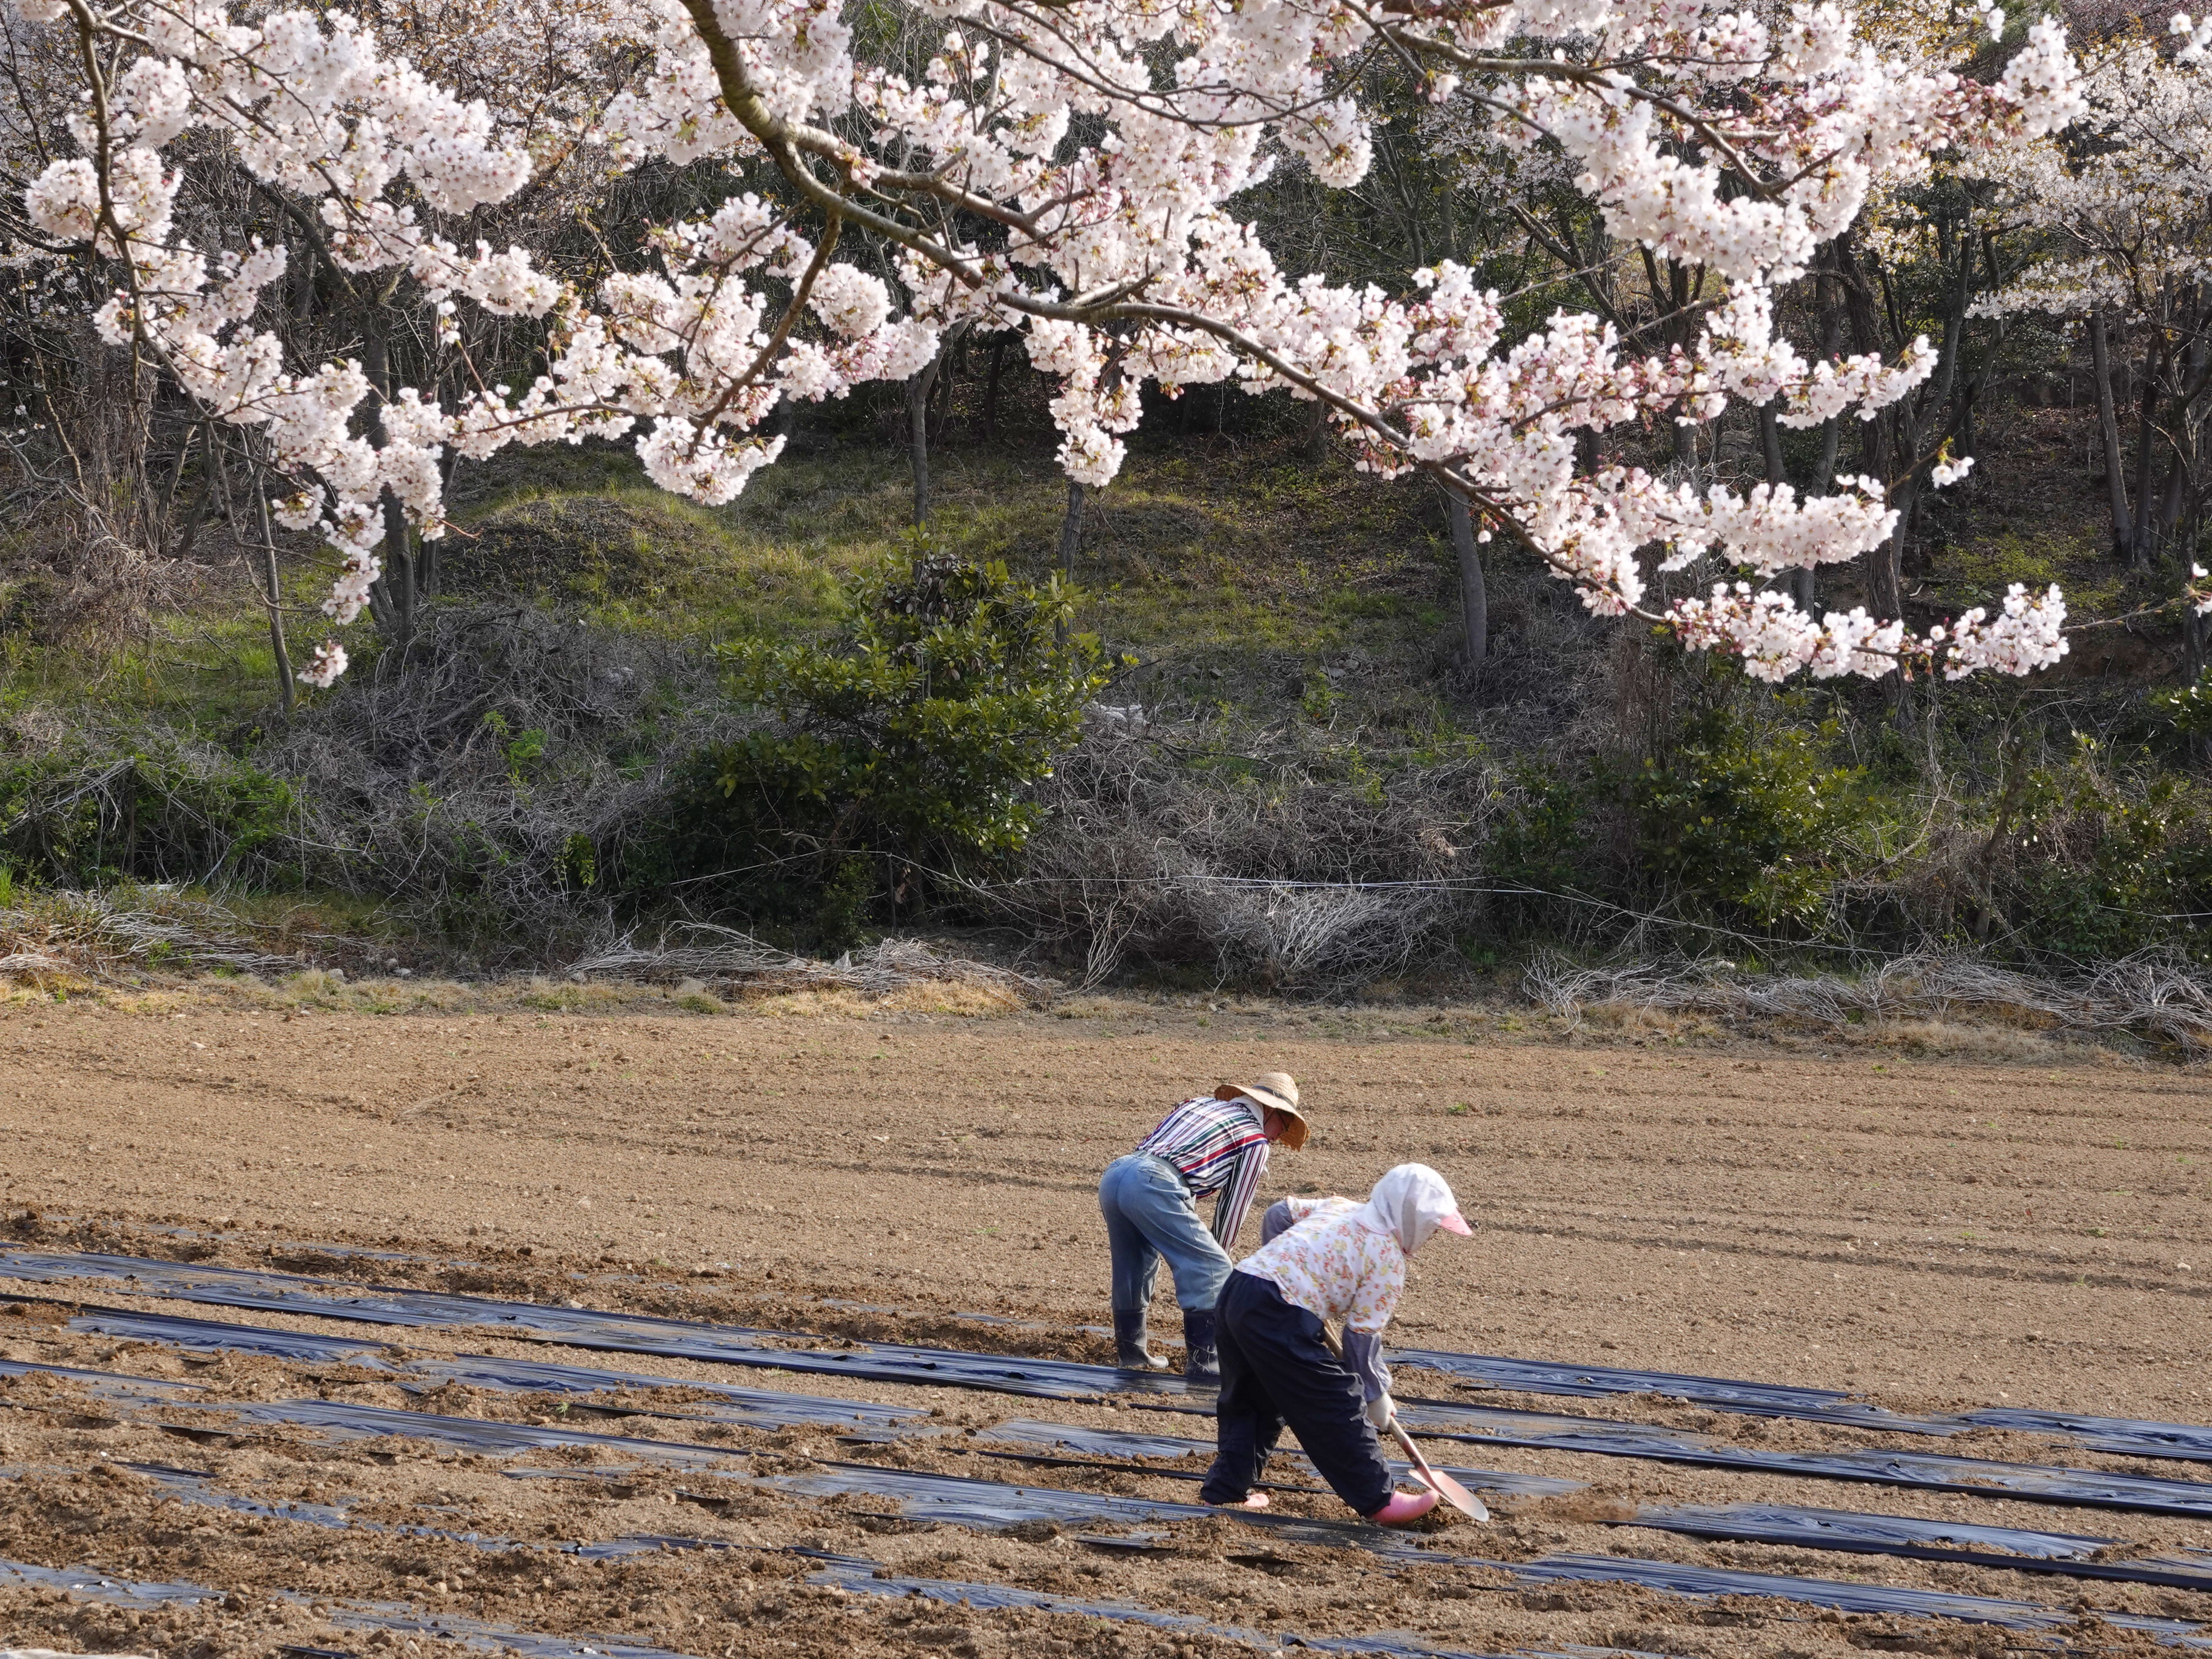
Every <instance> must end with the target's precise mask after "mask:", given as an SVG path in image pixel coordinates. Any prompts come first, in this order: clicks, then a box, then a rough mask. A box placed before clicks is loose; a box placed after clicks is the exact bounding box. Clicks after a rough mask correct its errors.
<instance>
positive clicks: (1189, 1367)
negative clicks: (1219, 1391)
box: [1182, 1308, 1221, 1383]
mask: <svg viewBox="0 0 2212 1659" xmlns="http://www.w3.org/2000/svg"><path fill="white" fill-rule="evenodd" d="M1182 1352H1183V1367H1182V1376H1183V1381H1184V1382H1186V1383H1218V1382H1220V1381H1221V1360H1220V1358H1219V1357H1218V1355H1217V1354H1216V1353H1215V1352H1214V1350H1213V1310H1212V1309H1210V1308H1185V1309H1184V1310H1182Z"/></svg>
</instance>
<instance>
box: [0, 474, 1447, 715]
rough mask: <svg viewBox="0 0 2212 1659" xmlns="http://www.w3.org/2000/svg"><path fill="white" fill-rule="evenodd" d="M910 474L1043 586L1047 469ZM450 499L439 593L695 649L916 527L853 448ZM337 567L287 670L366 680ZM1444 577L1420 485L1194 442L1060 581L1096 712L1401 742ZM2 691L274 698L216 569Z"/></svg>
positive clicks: (1431, 706)
mask: <svg viewBox="0 0 2212 1659" xmlns="http://www.w3.org/2000/svg"><path fill="white" fill-rule="evenodd" d="M932 461H933V472H934V475H935V476H934V483H935V489H934V494H933V512H932V518H931V526H930V527H931V531H932V533H933V536H934V538H936V539H937V540H939V542H940V543H942V544H945V546H947V547H949V548H951V550H955V551H957V552H959V553H962V554H963V555H966V556H969V557H972V558H978V559H983V558H996V559H1004V560H1005V561H1006V562H1007V563H1008V564H1009V565H1011V566H1012V567H1013V568H1016V569H1017V570H1020V571H1025V572H1029V573H1031V574H1042V573H1043V572H1045V571H1046V570H1048V569H1050V568H1054V565H1055V563H1056V561H1057V557H1058V552H1057V549H1058V543H1059V537H1060V521H1061V516H1062V513H1063V512H1064V510H1065V507H1066V482H1065V480H1064V479H1063V477H1061V475H1060V472H1059V470H1058V469H1057V467H1056V466H1054V464H1053V463H1052V461H1051V459H1050V457H1049V456H1048V454H1045V453H1037V454H1035V455H1030V456H1020V455H1009V454H1008V453H1006V452H1005V451H1004V450H1003V449H995V450H994V449H989V448H986V447H981V446H977V447H965V446H941V447H939V450H938V451H937V452H936V453H934V454H933V457H932ZM456 484H457V489H456V494H455V502H454V516H455V527H454V530H453V534H452V535H451V536H449V537H448V538H446V539H445V540H444V541H443V542H441V544H440V545H439V550H438V551H439V557H440V560H441V565H442V568H443V570H444V573H445V590H446V592H447V593H448V594H450V595H452V596H453V597H455V598H458V599H483V598H487V597H492V596H495V595H497V596H508V595H512V596H514V597H519V598H525V599H531V600H532V601H535V602H541V603H548V604H553V605H560V606H562V607H563V608H567V609H570V610H574V611H576V612H577V613H578V614H580V615H581V616H583V617H586V618H587V619H589V620H591V621H593V622H595V623H600V624H603V625H605V626H609V627H613V628H617V629H631V630H636V631H640V632H650V633H656V634H663V635H676V636H681V637H685V638H690V639H696V640H700V641H709V642H711V641H722V640H728V639H733V638H739V637H744V636H747V635H775V636H783V637H787V636H790V635H794V634H796V635H807V634H819V633H821V632H823V631H825V630H826V629H828V628H829V626H830V625H831V624H832V623H833V622H834V621H835V618H836V612H837V605H838V582H839V580H840V579H841V578H842V577H844V576H846V575H848V574H850V573H851V572H853V571H854V570H856V569H858V568H860V567H861V566H863V565H864V564H866V563H867V562H870V561H872V560H874V559H876V558H878V557H880V556H883V555H884V554H886V553H889V552H891V551H893V550H896V549H898V548H899V547H901V546H902V545H903V544H904V538H905V537H906V534H907V532H908V526H909V523H910V520H911V515H912V510H913V486H912V483H911V478H910V475H909V474H908V470H907V465H906V460H905V458H904V456H903V454H902V453H898V452H896V451H894V450H892V449H890V447H887V446H881V445H872V444H867V443H865V442H848V443H845V444H843V445H842V446H839V447H828V446H826V445H824V444H820V443H817V446H815V447H803V448H802V449H801V450H800V452H799V453H798V454H797V455H796V456H794V457H793V458H792V459H787V460H786V461H784V462H782V463H780V464H779V465H775V466H773V467H770V468H769V469H767V470H766V471H763V472H762V473H761V474H760V475H759V476H758V477H756V478H755V479H754V481H753V483H752V484H751V486H750V489H748V490H747V492H746V493H745V494H744V495H743V496H741V497H740V498H739V499H738V501H734V502H732V503H731V504H729V505H728V506H726V507H720V508H709V507H701V506H698V505H696V503H693V502H690V501H683V500H681V499H679V498H677V497H674V496H671V495H667V494H665V492H663V491H660V490H659V489H654V488H653V486H652V485H651V484H650V483H648V482H647V480H645V478H644V477H643V476H642V474H641V471H640V469H639V467H638V465H637V463H636V461H635V458H634V457H633V456H631V455H629V453H625V452H623V451H620V450H617V449H613V448H611V447H597V448H577V449H568V448H565V447H562V448H549V449H544V450H538V451H525V452H519V453H514V454H512V455H510V456H505V457H502V458H501V460H500V461H499V462H498V463H497V464H495V466H494V467H492V468H489V469H486V470H485V471H483V472H481V473H478V474H476V475H474V476H471V475H469V474H467V473H464V474H463V476H462V477H460V478H459V479H457V481H456ZM334 562H335V561H334V558H333V557H331V556H329V555H328V554H327V553H325V552H321V551H318V552H314V553H311V554H308V555H306V556H302V557H300V558H298V559H296V560H295V562H293V563H292V565H291V566H290V568H289V570H288V572H287V574H286V577H285V584H284V586H285V599H286V600H287V602H288V605H290V606H292V607H295V611H294V615H293V616H292V617H291V619H290V622H289V635H290V642H291V648H292V654H293V657H294V659H295V662H297V661H299V660H301V659H304V658H305V657H306V655H307V651H308V650H309V649H310V648H311V647H312V646H313V642H314V641H316V640H317V639H319V638H322V637H324V636H325V635H329V634H331V633H332V632H333V631H337V632H338V635H339V637H340V638H342V639H343V641H344V642H345V644H346V646H347V648H348V650H349V652H350V653H352V654H353V657H354V659H355V661H356V663H357V664H359V665H362V666H363V667H364V668H365V667H366V666H367V665H368V663H369V662H370V661H371V660H372V659H373V657H374V651H375V649H376V647H377V640H376V636H375V633H374V629H373V626H372V625H371V624H370V623H368V621H367V620H366V619H364V620H363V621H362V622H361V623H356V624H355V625H354V626H353V627H351V628H349V629H344V630H334V629H332V627H331V624H329V623H326V622H325V621H324V619H323V618H322V617H320V616H319V615H317V614H315V613H316V608H317V607H318V606H319V603H320V601H321V599H322V597H323V594H324V592H325V588H326V584H327V581H328V580H329V576H330V574H331V568H333V566H334ZM1076 580H1077V582H1078V585H1079V587H1080V588H1081V589H1082V590H1083V593H1084V599H1083V603H1082V607H1081V611H1080V623H1079V625H1080V626H1082V627H1083V628H1085V629H1087V630H1091V631H1095V632H1097V633H1098V634H1100V635H1102V636H1103V638H1104V639H1105V640H1106V641H1107V643H1108V644H1109V646H1110V647H1113V648H1115V650H1117V651H1128V652H1131V653H1134V654H1135V655H1136V656H1137V657H1138V658H1139V661H1140V663H1141V664H1142V665H1143V666H1142V667H1141V668H1140V669H1139V671H1138V672H1137V673H1136V675H1135V676H1134V677H1133V680H1132V682H1131V683H1129V684H1127V685H1126V686H1125V687H1124V689H1123V690H1121V691H1118V692H1115V693H1114V694H1111V695H1114V696H1124V695H1126V696H1142V697H1144V698H1146V699H1148V700H1158V699H1161V698H1174V699H1180V700H1185V701H1188V702H1196V703H1200V704H1202V705H1205V706H1207V707H1223V708H1237V709H1240V710H1243V711H1246V712H1255V713H1259V714H1262V715H1264V716H1266V717H1267V718H1271V719H1273V718H1280V717H1283V716H1285V715H1286V714H1290V713H1291V712H1292V711H1293V710H1295V709H1297V708H1298V706H1299V703H1300V699H1301V696H1302V694H1303V693H1304V690H1305V689H1306V687H1307V684H1308V683H1309V681H1310V680H1311V679H1312V678H1313V676H1314V674H1315V673H1316V671H1318V670H1319V669H1320V668H1321V667H1322V665H1324V664H1328V665H1333V666H1334V667H1337V668H1339V669H1349V670H1351V672H1350V673H1349V674H1348V675H1347V676H1346V686H1345V688H1344V689H1343V691H1342V694H1341V695H1340V696H1328V697H1316V698H1308V699H1306V702H1307V707H1308V715H1309V717H1311V716H1312V715H1313V714H1316V713H1326V714H1334V715H1336V716H1337V717H1339V718H1341V719H1354V718H1358V719H1371V718H1374V717H1375V716H1376V714H1377V712H1378V710H1379V711H1381V712H1382V713H1383V714H1385V716H1386V717H1387V718H1388V719H1389V720H1390V722H1391V723H1393V724H1400V725H1411V726H1424V725H1427V724H1432V723H1433V721H1434V720H1435V718H1436V697H1435V695H1434V691H1433V688H1432V686H1431V684H1430V682H1431V669H1432V665H1433V663H1434V661H1435V659H1436V654H1437V644H1438V642H1439V639H1440V636H1441V634H1442V632H1443V629H1444V628H1445V627H1446V626H1448V618H1449V614H1450V611H1449V568H1448V564H1447V562H1446V557H1445V552H1444V550H1443V546H1442V544H1441V524H1440V520H1439V517H1438V515H1437V513H1435V511H1434V504H1433V502H1432V501H1431V499H1430V492H1428V491H1427V490H1426V489H1425V488H1424V487H1423V486H1420V485H1419V484H1404V483H1401V484H1382V483H1377V482H1376V480H1375V479H1373V478H1372V477H1369V476H1367V475H1364V474H1361V473H1358V472H1355V471H1353V470H1352V468H1351V467H1350V466H1349V465H1346V464H1345V463H1343V462H1341V461H1337V460H1332V461H1330V462H1329V463H1328V464H1327V465H1323V466H1321V467H1318V468H1316V467H1314V466H1311V465H1307V464H1306V463H1305V462H1304V460H1303V459H1298V458H1297V456H1296V452H1295V449H1294V447H1291V445H1290V444H1288V443H1280V444H1278V443H1269V442H1266V441H1224V440H1220V439H1206V438H1202V437H1200V438H1193V439H1189V440H1188V441H1182V442H1180V443H1178V444H1176V445H1174V446H1172V447H1170V446H1162V447H1158V448H1152V449H1146V448H1139V450H1138V451H1137V453H1134V454H1133V455H1132V457H1131V458H1130V460H1129V463H1128V465H1127V468H1126V469H1125V471H1124V472H1123V475H1122V477H1121V478H1119V479H1118V480H1116V481H1115V483H1114V484H1113V485H1112V486H1111V487H1110V488H1109V489H1105V490H1103V491H1094V492H1092V493H1091V496H1090V498H1089V501H1088V502H1087V504H1086V507H1085V520H1084V536H1083V542H1082V548H1081V552H1080V555H1079V559H1078V562H1077V567H1076ZM5 585H6V584H5V582H4V580H0V589H4V587H5ZM0 598H4V593H0ZM0 688H4V689H0V699H4V702H11V703H15V704H16V705H18V706H20V705H21V703H22V702H27V701H37V702H46V703H50V704H54V705H58V706H62V707H76V708H95V709H98V708H105V709H112V711H114V712H115V713H117V714H124V713H126V712H128V713H132V714H154V715H157V716H160V717H162V718H165V719H167V720H173V721H175V722H177V723H179V724H183V725H189V726H197V728H198V729H200V730H202V731H204V732H211V733H222V734H238V735H243V734H244V733H246V732H251V731H252V729H253V728H254V727H255V726H258V725H259V724H261V723H263V722H264V721H266V720H268V719H269V718H270V715H271V713H272V710H273V707H274V702H275V694H274V678H273V674H272V670H271V659H270V647H269V641H268V632H267V625H266V623H265V622H264V618H263V616H262V612H261V609H260V607H259V605H258V602H257V599H256V597H255V595H254V593H253V592H252V589H251V588H250V587H249V586H247V584H246V580H245V579H244V577H243V576H242V574H239V573H235V572H231V573H218V574H217V575H216V576H215V577H212V578H210V580H209V582H208V583H207V584H206V586H204V588H203V590H202V591H201V592H198V593H197V595H195V596H193V597H192V598H191V599H189V600H188V601H187V602H185V603H184V604H182V605H179V606H178V607H177V608H175V609H173V610H167V611H162V612H161V613H159V614H157V615H156V616H155V617H153V618H152V619H151V622H150V626H149V632H148V634H147V635H146V637H144V638H143V639H140V640H137V641H131V642H129V643H127V644H125V645H124V646H123V647H120V648H119V649H117V650H114V651H112V652H109V653H97V652H88V651H86V650H83V649H82V648H77V647H51V648H50V647H40V646H38V645H35V644H33V643H32V642H30V641H28V640H27V638H26V637H24V636H23V635H21V634H15V635H5V636H0ZM304 695H307V696H313V694H312V693H307V694H304Z"/></svg>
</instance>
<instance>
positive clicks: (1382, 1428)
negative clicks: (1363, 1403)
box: [1367, 1394, 1398, 1434]
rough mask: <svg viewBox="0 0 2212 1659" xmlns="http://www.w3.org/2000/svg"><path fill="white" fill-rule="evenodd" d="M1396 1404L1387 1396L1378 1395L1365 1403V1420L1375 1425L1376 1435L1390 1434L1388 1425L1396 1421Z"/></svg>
mask: <svg viewBox="0 0 2212 1659" xmlns="http://www.w3.org/2000/svg"><path fill="white" fill-rule="evenodd" d="M1397 1417H1398V1406H1397V1402H1396V1401H1394V1400H1392V1399H1391V1398H1390V1396H1389V1395H1387V1394H1378V1395H1376V1396H1375V1398H1374V1399H1372V1400H1370V1401H1368V1402H1367V1420H1368V1421H1369V1422H1370V1423H1372V1424H1373V1425H1375V1432H1376V1433H1377V1434H1388V1433H1389V1432H1390V1425H1391V1424H1392V1423H1394V1422H1395V1421H1396V1420H1397Z"/></svg>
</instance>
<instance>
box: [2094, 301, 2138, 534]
mask: <svg viewBox="0 0 2212 1659" xmlns="http://www.w3.org/2000/svg"><path fill="white" fill-rule="evenodd" d="M2089 372H2090V373H2091V374H2093V375H2095V376H2096V380H2097V432H2098V435H2099V436H2100V437H2101V438H2102V439H2103V440H2104V442H2105V483H2106V489H2107V490H2108V492H2109V494H2110V496H2111V501H2112V556H2113V557H2114V558H2116V559H2125V558H2127V557H2128V556H2129V555H2130V552H2131V551H2132V550H2133V548H2134V544H2135V536H2134V521H2133V519H2132V517H2131V516H2130V513H2129V512H2128V479H2127V467H2126V464H2125V463H2124V462H2123V461H2122V460H2121V459H2120V416H2119V410H2118V408H2116V407H2115V406H2114V404H2113V402H2112V347H2111V343H2110V341H2109V338H2108V336H2107V334H2106V324H2105V313H2104V312H2103V310H2102V309H2101V308H2100V309H2098V310H2095V311H2092V312H2091V313H2089Z"/></svg>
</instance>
